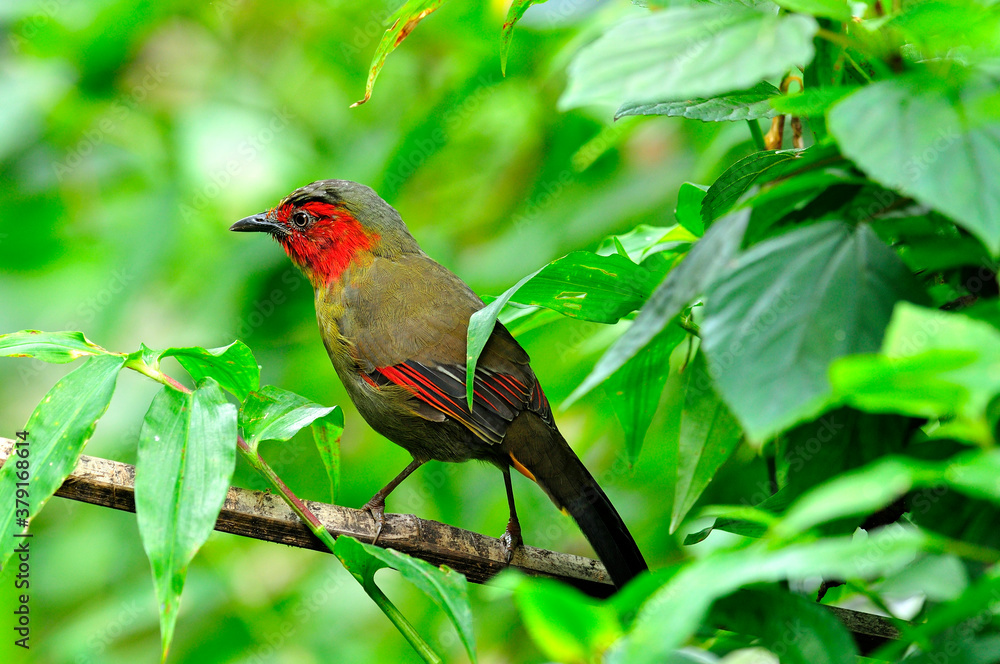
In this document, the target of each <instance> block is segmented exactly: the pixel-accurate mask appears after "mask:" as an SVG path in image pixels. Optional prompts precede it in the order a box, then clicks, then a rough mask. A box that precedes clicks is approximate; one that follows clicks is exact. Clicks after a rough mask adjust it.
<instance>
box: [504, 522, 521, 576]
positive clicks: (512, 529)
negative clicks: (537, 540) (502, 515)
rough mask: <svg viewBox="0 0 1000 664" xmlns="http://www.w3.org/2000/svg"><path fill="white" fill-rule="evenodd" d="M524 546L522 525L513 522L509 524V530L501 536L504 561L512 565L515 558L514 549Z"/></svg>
mask: <svg viewBox="0 0 1000 664" xmlns="http://www.w3.org/2000/svg"><path fill="white" fill-rule="evenodd" d="M522 544H524V540H522V539H521V524H520V523H518V522H517V521H514V520H511V521H508V522H507V529H506V530H505V531H503V535H501V536H500V545H501V546H502V547H503V553H504V561H505V562H506V563H507V564H508V565H510V561H511V560H512V559H513V558H514V549H516V548H517V547H519V546H521V545H522Z"/></svg>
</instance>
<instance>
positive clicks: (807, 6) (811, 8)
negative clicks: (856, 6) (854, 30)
mask: <svg viewBox="0 0 1000 664" xmlns="http://www.w3.org/2000/svg"><path fill="white" fill-rule="evenodd" d="M774 2H775V4H777V5H778V6H779V7H782V8H783V9H787V10H788V11H792V12H799V13H800V14H811V15H813V16H822V17H824V18H832V19H834V20H836V21H841V22H844V21H850V20H851V8H850V7H849V6H848V4H847V0H774Z"/></svg>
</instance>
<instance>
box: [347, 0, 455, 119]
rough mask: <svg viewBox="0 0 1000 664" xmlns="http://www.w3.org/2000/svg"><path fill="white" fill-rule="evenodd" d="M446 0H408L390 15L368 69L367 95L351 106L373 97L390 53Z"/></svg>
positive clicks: (358, 104) (352, 106)
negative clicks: (388, 22)
mask: <svg viewBox="0 0 1000 664" xmlns="http://www.w3.org/2000/svg"><path fill="white" fill-rule="evenodd" d="M443 3H444V0H406V3H405V4H403V5H402V6H400V8H399V9H397V10H396V12H395V13H394V14H393V15H392V16H390V17H389V21H391V22H392V23H391V25H390V26H389V28H388V29H387V30H386V31H385V34H384V35H382V40H381V41H380V42H379V43H378V48H376V49H375V56H374V57H373V58H372V64H371V67H370V68H369V70H368V82H367V83H365V96H364V97H362V98H361V99H360V100H358V101H356V102H354V103H353V104H351V108H354V107H355V106H360V105H361V104H363V103H365V102H366V101H368V100H369V99H371V97H372V90H373V89H374V88H375V79H376V78H378V75H379V72H381V71H382V65H384V64H385V59H386V58H387V57H388V56H389V54H390V53H392V52H393V51H395V50H396V47H397V46H399V45H400V43H402V41H403V40H404V39H406V38H407V37H408V36H409V34H410V33H411V32H413V29H414V28H415V27H417V23H420V21H422V20H424V19H425V18H427V16H428V15H429V14H430V13H432V12H433V11H434V10H436V9H437V8H438V7H440V6H441V5H442V4H443Z"/></svg>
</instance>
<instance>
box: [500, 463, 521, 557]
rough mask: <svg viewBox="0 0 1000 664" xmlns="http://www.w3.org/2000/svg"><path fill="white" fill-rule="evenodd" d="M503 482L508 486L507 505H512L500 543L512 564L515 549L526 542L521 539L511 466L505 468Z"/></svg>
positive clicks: (505, 555)
mask: <svg viewBox="0 0 1000 664" xmlns="http://www.w3.org/2000/svg"><path fill="white" fill-rule="evenodd" d="M503 483H504V485H505V486H506V487H507V505H509V506H510V519H509V520H508V521H507V529H506V530H505V531H503V535H502V536H501V537H500V544H502V545H503V550H504V558H505V559H506V561H507V564H508V565H510V561H511V559H512V558H513V557H514V549H516V548H517V547H519V546H521V545H522V544H524V540H522V539H521V524H520V522H518V520H517V510H515V509H514V487H512V486H511V484H510V467H509V466H508V467H506V468H504V469H503Z"/></svg>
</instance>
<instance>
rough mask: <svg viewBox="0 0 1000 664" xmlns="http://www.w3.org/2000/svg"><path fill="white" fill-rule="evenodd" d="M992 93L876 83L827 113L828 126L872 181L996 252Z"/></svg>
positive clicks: (998, 209)
mask: <svg viewBox="0 0 1000 664" xmlns="http://www.w3.org/2000/svg"><path fill="white" fill-rule="evenodd" d="M997 95H998V93H997V91H996V86H995V85H994V84H992V83H989V82H986V81H980V80H978V79H973V80H971V81H969V82H968V83H966V84H965V85H962V86H960V87H958V88H957V89H951V88H944V87H943V86H942V84H941V83H939V82H937V81H935V80H934V79H930V78H928V77H910V78H906V79H894V80H888V81H881V82H878V83H875V84H873V85H868V86H865V87H863V88H861V89H860V90H858V91H857V92H855V93H853V94H851V95H849V96H847V97H846V98H844V100H843V101H841V102H839V103H838V104H836V105H835V106H834V107H833V108H831V109H830V113H829V127H830V131H831V132H832V133H833V135H834V136H835V137H836V138H837V141H838V142H839V143H840V146H841V148H842V149H843V151H844V154H846V155H847V156H848V157H850V158H851V159H853V160H854V162H855V163H856V164H857V165H858V166H859V167H860V168H861V169H862V170H863V171H865V173H867V174H868V175H869V176H871V177H872V179H874V180H876V181H878V182H880V183H881V184H884V185H886V186H888V187H894V188H897V189H899V190H900V191H902V192H903V193H905V194H907V195H908V196H912V197H913V198H915V199H916V200H918V201H920V202H921V203H923V204H925V205H928V206H930V207H932V208H934V209H936V210H939V211H940V212H942V213H944V214H946V215H948V216H950V217H951V218H952V219H954V220H955V222H956V223H958V224H959V225H960V226H962V227H964V228H965V229H966V230H968V231H969V232H970V233H972V234H973V235H975V236H976V237H978V238H979V239H980V240H982V241H983V243H984V244H985V245H986V246H987V247H989V249H990V250H991V251H992V252H993V253H994V254H997V253H998V252H1000V187H995V186H992V185H991V184H990V183H991V182H992V181H993V178H994V177H995V174H996V173H998V172H1000V112H998V110H997V109H998V108H1000V103H998V96H997Z"/></svg>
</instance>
